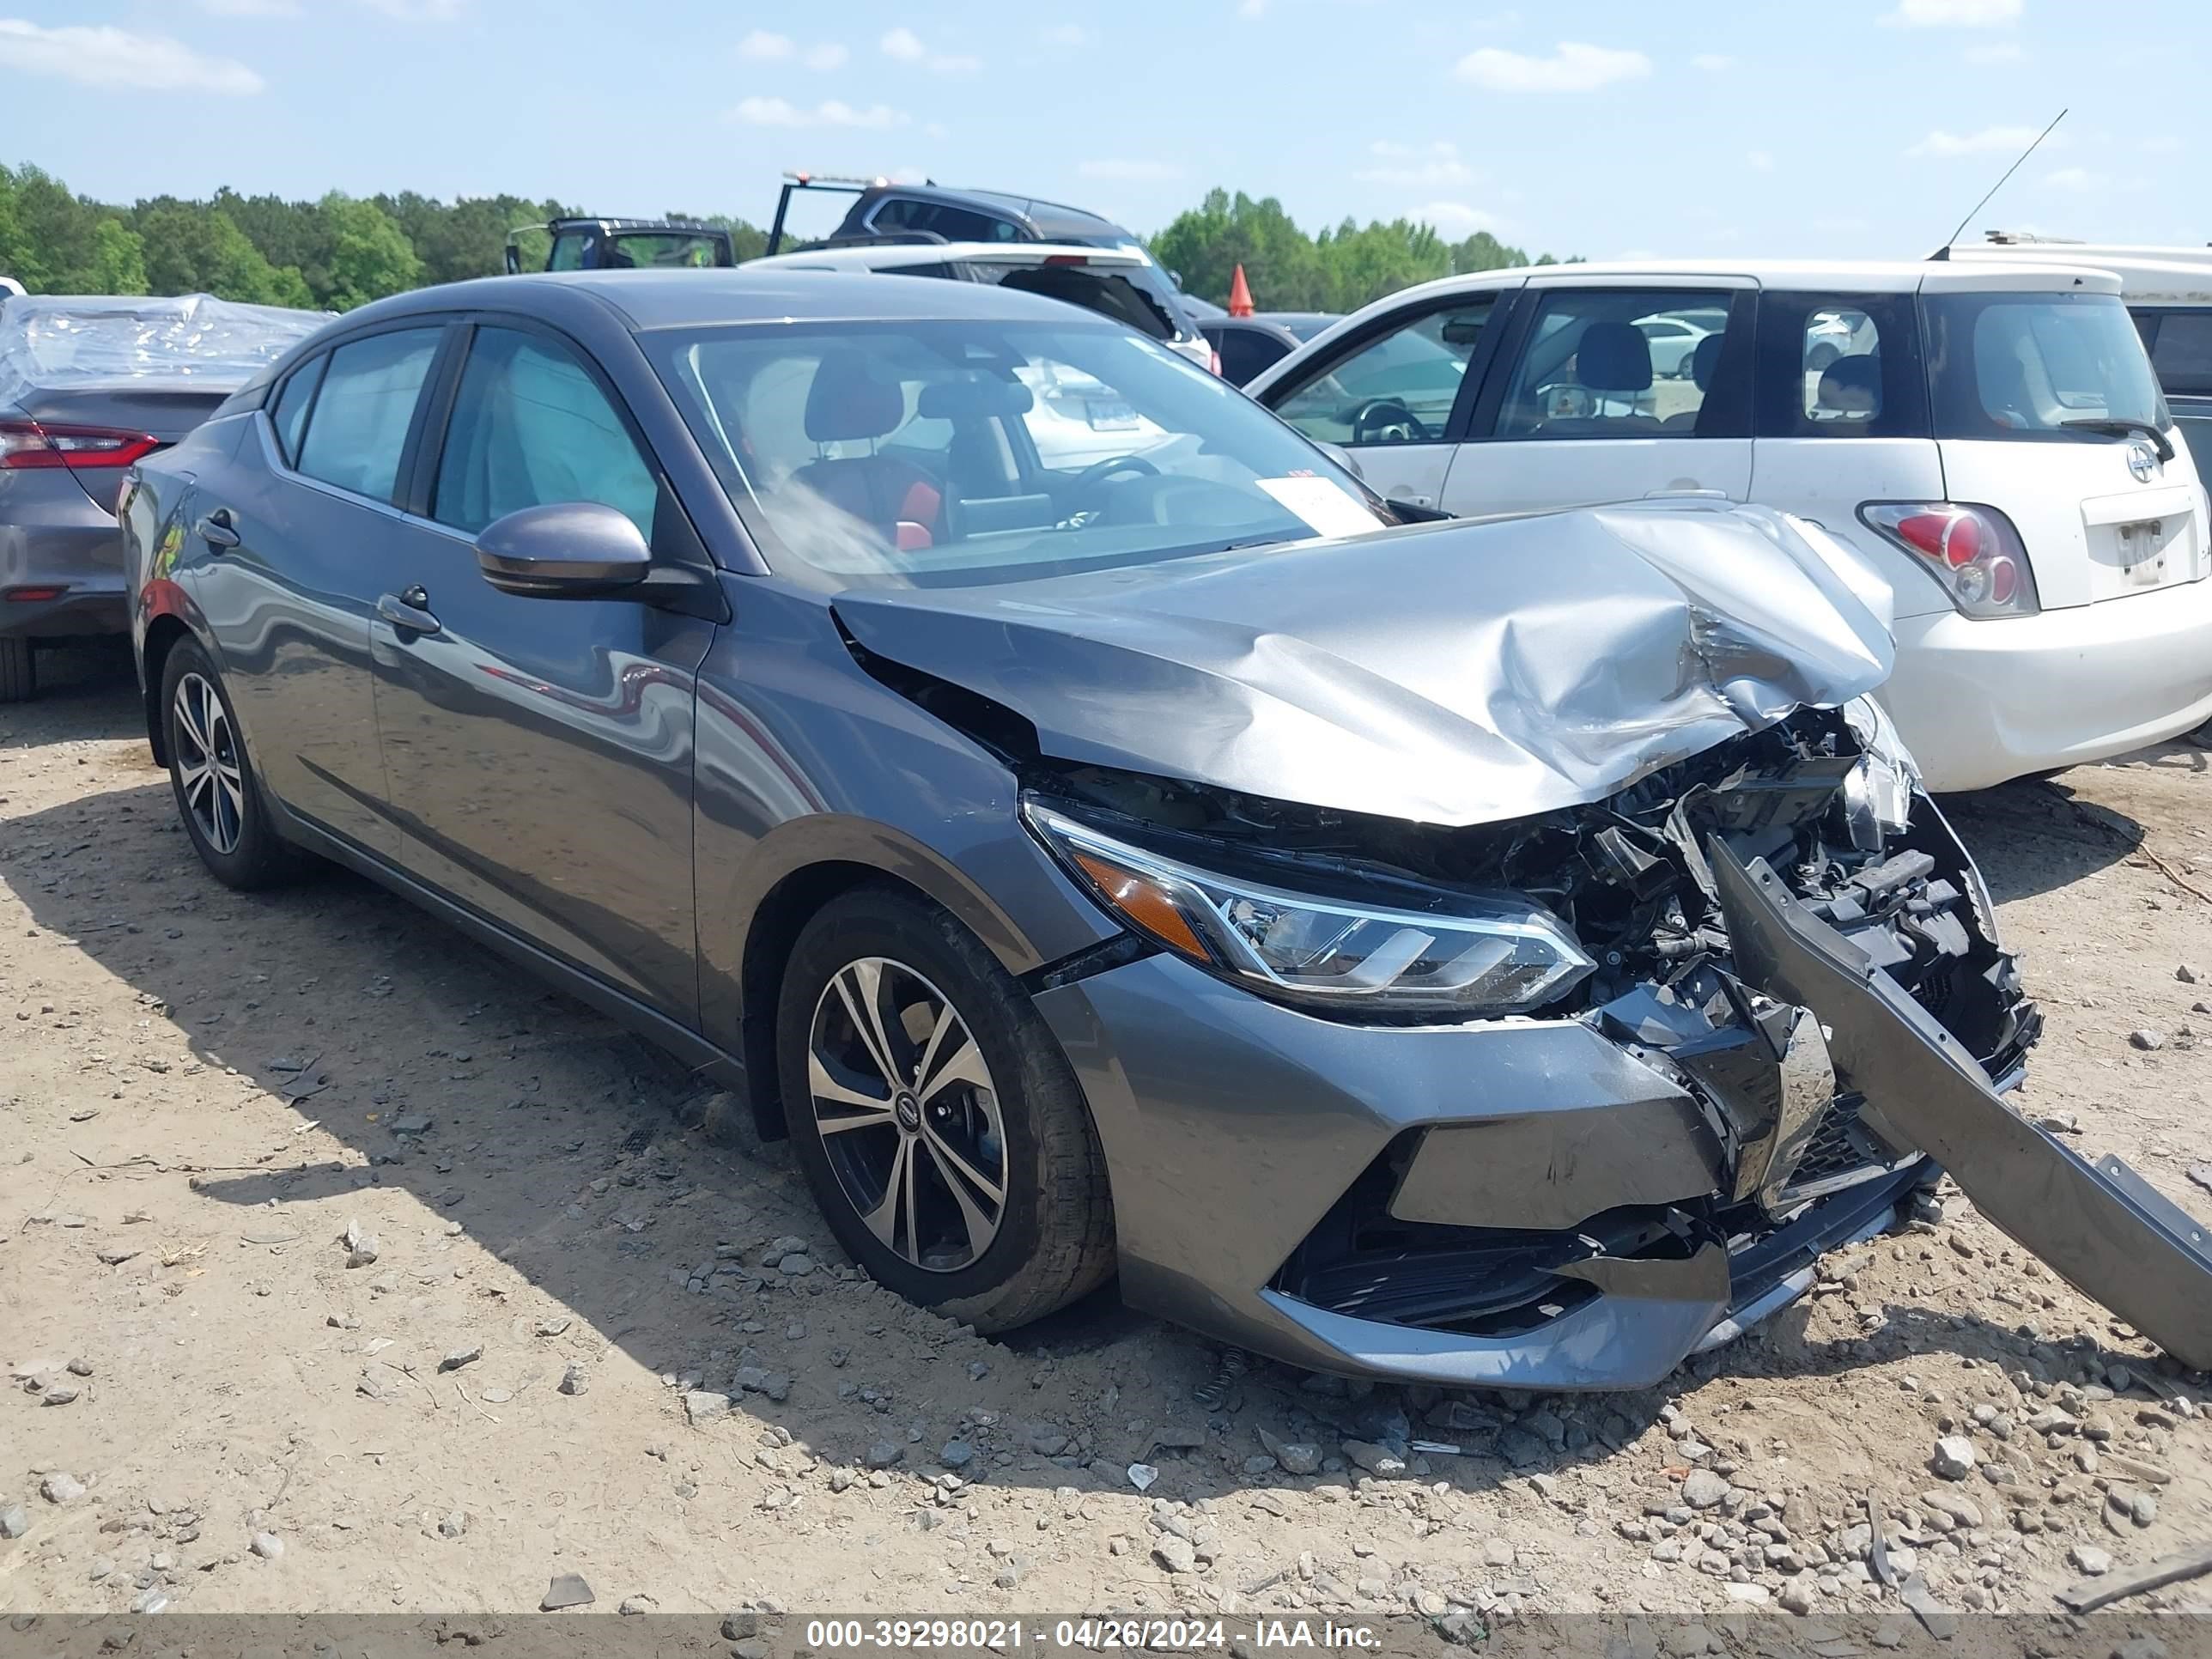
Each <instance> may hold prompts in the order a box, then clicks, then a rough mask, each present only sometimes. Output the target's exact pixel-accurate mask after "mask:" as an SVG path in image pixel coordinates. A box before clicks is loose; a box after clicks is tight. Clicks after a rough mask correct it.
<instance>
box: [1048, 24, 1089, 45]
mask: <svg viewBox="0 0 2212 1659" xmlns="http://www.w3.org/2000/svg"><path fill="white" fill-rule="evenodd" d="M1044 43H1045V45H1047V46H1066V47H1069V48H1071V49H1079V48H1081V47H1084V46H1097V44H1098V31H1097V29H1089V28H1085V27H1083V25H1082V24H1080V23H1055V24H1054V25H1053V26H1052V27H1050V28H1048V29H1047V30H1045V32H1044Z"/></svg>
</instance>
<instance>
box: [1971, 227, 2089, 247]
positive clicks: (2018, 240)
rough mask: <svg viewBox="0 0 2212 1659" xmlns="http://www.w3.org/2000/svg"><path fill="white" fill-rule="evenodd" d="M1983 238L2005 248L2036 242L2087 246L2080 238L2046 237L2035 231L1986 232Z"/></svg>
mask: <svg viewBox="0 0 2212 1659" xmlns="http://www.w3.org/2000/svg"><path fill="white" fill-rule="evenodd" d="M1982 235H1983V237H1984V239H1985V240H1989V241H1992V242H1996V243H1997V244H1998V245H2000V246H2004V247H2024V246H2027V245H2029V244H2030V243H2034V242H2050V243H2063V244H2066V245H2068V246H2076V247H2079V246H2086V244H2084V243H2083V242H2082V240H2081V238H2080V237H2079V236H2045V235H2043V234H2040V233H2039V232H2037V231H2033V230H1985V231H1984V232H1983V233H1982Z"/></svg>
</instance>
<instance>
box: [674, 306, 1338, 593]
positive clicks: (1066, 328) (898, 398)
mask: <svg viewBox="0 0 2212 1659" xmlns="http://www.w3.org/2000/svg"><path fill="white" fill-rule="evenodd" d="M639 340H640V343H641V344H642V345H643V346H644V347H645V349H646V351H647V356H649V357H650V358H651V359H652V361H653V367H654V368H655V370H656V371H657V372H658V373H659V375H660V377H661V380H662V381H663V382H664V383H665V385H666V386H668V388H669V390H670V392H671V394H672V395H673V396H674V398H675V399H676V402H677V404H678V408H679V409H680V410H682V412H683V415H684V420H685V422H687V423H688V424H689V425H690V428H691V430H692V432H693V434H694V435H696V437H697V439H698V441H699V443H700V447H701V448H702V449H703V450H704V451H705V452H706V453H707V456H708V459H709V460H710V461H711V462H712V463H713V465H714V468H715V470H716V471H717V472H718V473H719V474H720V477H721V480H722V483H723V486H724V488H726V489H727V490H728V491H729V492H730V497H731V499H732V501H734V502H736V503H737V505H738V508H739V510H740V512H741V513H744V516H745V518H746V519H747V521H748V524H749V526H750V527H751V528H752V529H753V530H754V532H755V534H756V535H757V536H758V537H759V538H760V539H761V540H762V541H763V544H764V546H765V548H766V550H767V553H768V556H769V562H771V563H772V564H773V565H775V568H777V569H778V570H779V571H780V572H785V573H787V574H793V575H794V576H798V577H801V578H809V577H811V578H812V579H814V580H816V582H817V585H818V586H825V587H829V588H833V589H842V588H848V587H854V586H923V587H931V586H965V585H969V584H973V583H977V582H987V581H1005V580H1025V579H1028V578H1031V577H1035V576H1042V575H1048V574H1060V573H1062V572H1064V571H1068V570H1075V569H1084V568H1094V567H1098V566H1103V565H1133V564H1147V563H1151V562H1155V561H1157V560H1161V559H1169V558H1176V557H1179V556H1185V555H1190V554H1196V553H1205V552H1212V551H1216V550H1220V549H1223V548H1226V547H1230V546H1242V545H1247V544H1261V543H1267V542H1289V541H1300V540H1305V539H1308V538H1313V537H1316V536H1321V535H1336V534H1347V533H1354V532H1358V531H1362V530H1368V529H1373V528H1375V527H1376V526H1377V525H1378V524H1379V523H1381V522H1382V520H1380V519H1378V518H1377V517H1376V514H1375V513H1374V512H1372V511H1370V507H1369V505H1368V503H1369V502H1370V501H1371V497H1370V496H1369V495H1367V494H1366V492H1365V491H1364V490H1363V489H1361V487H1360V486H1359V484H1358V482H1357V481H1356V480H1354V479H1353V478H1352V477H1350V476H1349V475H1348V474H1346V473H1345V472H1343V471H1340V469H1339V468H1338V467H1337V465H1335V464H1334V462H1333V461H1331V460H1330V459H1329V458H1328V456H1327V455H1325V454H1324V453H1322V452H1321V451H1319V450H1317V449H1316V448H1315V447H1313V446H1312V445H1310V444H1309V443H1307V442H1306V441H1304V439H1302V438H1300V437H1299V436H1298V435H1297V434H1296V433H1294V432H1292V431H1291V430H1290V429H1289V428H1287V427H1285V426H1284V425H1283V424H1282V423H1281V422H1279V421H1277V420H1276V419H1275V418H1274V416H1272V415H1269V414H1268V413H1267V412H1266V411H1265V410H1261V408H1260V407H1259V406H1258V405H1257V404H1253V403H1251V402H1250V401H1249V400H1248V399H1247V398H1245V397H1244V396H1243V394H1242V393H1241V392H1237V390H1236V388H1234V387H1233V386H1229V385H1227V384H1226V383H1225V382H1224V381H1222V380H1218V378H1216V377H1215V376H1213V375H1212V374H1207V373H1206V372H1205V371H1204V370H1203V369H1200V368H1195V367H1194V366H1193V365H1192V364H1190V363H1188V362H1184V361H1183V360H1182V358H1180V357H1177V356H1175V355H1174V354H1173V353H1172V352H1170V351H1168V350H1166V349H1164V348H1162V347H1160V346H1158V345H1156V344H1154V343H1152V342H1151V341H1149V340H1146V339H1143V338H1140V337H1137V336H1135V335H1133V334H1130V333H1127V332H1126V331H1123V330H1121V329H1116V328H1112V327H1109V326H1107V325H1103V324H1093V323H1090V322H1087V321H1071V322H1069V323H1067V324H1060V323H1048V324H1035V323H1012V324H994V323H984V322H950V321H945V322H899V323H844V324H823V325H818V326H812V327H809V326H793V325H782V324H776V325H732V326H729V327H724V328H716V329H704V330H693V331H672V330H671V331H665V332H664V331H651V332H647V333H646V334H643V335H641V336H640V337H639Z"/></svg>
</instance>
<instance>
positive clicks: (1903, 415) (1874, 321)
mask: <svg viewBox="0 0 2212 1659" xmlns="http://www.w3.org/2000/svg"><path fill="white" fill-rule="evenodd" d="M1758 381H1759V390H1758V398H1757V401H1758V432H1759V436H1760V437H1762V438H1901V437H1925V436H1927V435H1928V422H1927V412H1926V410H1927V398H1926V395H1925V393H1924V392H1923V387H1922V380H1921V372H1920V352H1919V342H1918V339H1917V327H1916V325H1915V319H1914V318H1913V314H1912V309H1911V303H1910V301H1909V300H1908V298H1907V296H1905V295H1895V294H1805V293H1793V292H1790V291H1786V290H1777V291H1773V292H1770V293H1768V294H1766V295H1764V296H1763V297H1762V298H1761V299H1760V301H1759V367H1758Z"/></svg>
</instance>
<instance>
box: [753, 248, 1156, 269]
mask: <svg viewBox="0 0 2212 1659" xmlns="http://www.w3.org/2000/svg"><path fill="white" fill-rule="evenodd" d="M1048 259H1061V260H1067V261H1071V262H1073V261H1080V262H1081V263H1083V264H1086V265H1106V266H1115V267H1134V266H1137V265H1141V264H1146V259H1145V258H1144V256H1143V255H1142V254H1139V253H1127V252H1122V251H1121V249H1120V248H1105V247H1085V246H1079V245H1075V244H1070V243H1064V242H907V241H900V242H867V243H863V244H860V245H858V246H851V247H816V248H806V249H803V250H802V251H800V252H797V253H775V254H769V255H766V256H764V257H763V258H758V259H747V260H745V261H744V269H747V270H757V269H759V268H761V267H763V266H765V267H767V268H769V269H771V270H778V269H780V270H836V269H838V268H840V267H851V268H853V269H854V270H881V269H883V268H884V267H885V266H888V265H910V264H948V263H951V261H954V260H961V261H965V262H967V263H969V264H1043V263H1044V262H1045V261H1046V260H1048Z"/></svg>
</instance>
